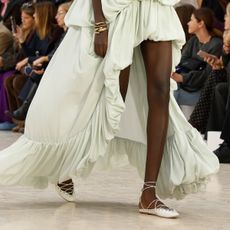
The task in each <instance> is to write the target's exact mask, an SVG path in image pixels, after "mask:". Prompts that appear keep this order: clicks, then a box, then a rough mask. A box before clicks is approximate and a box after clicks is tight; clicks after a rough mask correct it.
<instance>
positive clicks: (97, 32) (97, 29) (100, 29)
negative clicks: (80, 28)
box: [94, 26, 108, 34]
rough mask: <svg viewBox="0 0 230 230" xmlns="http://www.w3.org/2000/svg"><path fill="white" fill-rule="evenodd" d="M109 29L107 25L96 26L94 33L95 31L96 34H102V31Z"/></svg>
mask: <svg viewBox="0 0 230 230" xmlns="http://www.w3.org/2000/svg"><path fill="white" fill-rule="evenodd" d="M107 30H108V28H107V27H103V26H101V27H97V28H95V29H94V33H95V34H100V33H102V32H104V31H107Z"/></svg>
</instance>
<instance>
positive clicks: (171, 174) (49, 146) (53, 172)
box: [0, 118, 219, 199]
mask: <svg viewBox="0 0 230 230" xmlns="http://www.w3.org/2000/svg"><path fill="white" fill-rule="evenodd" d="M101 125H102V124H101ZM93 126H94V118H93V119H92V121H91V122H90V123H89V125H88V126H87V128H86V129H85V130H84V131H82V132H81V133H79V134H78V135H77V136H75V137H74V138H71V139H69V140H68V141H67V142H65V143H39V142H35V141H33V140H29V139H28V138H26V137H25V136H22V137H20V138H19V140H18V141H17V142H16V143H14V144H13V145H12V146H10V147H9V148H8V149H6V150H4V151H2V152H1V155H0V165H1V166H2V167H1V169H0V184H4V185H15V184H19V185H29V186H34V187H37V188H45V187H47V185H48V182H50V183H54V184H56V183H57V182H60V181H64V180H67V179H69V178H75V177H76V176H77V177H87V176H88V175H89V174H90V172H91V170H92V169H93V167H94V165H95V163H96V162H97V166H98V167H99V168H101V169H111V168H115V167H116V168H117V167H118V166H125V165H127V164H128V163H130V164H131V165H133V166H134V167H136V168H137V170H138V172H139V174H140V176H141V177H142V178H144V172H145V161H146V145H144V144H142V143H138V142H134V141H131V140H127V139H123V138H118V137H115V138H114V139H113V140H110V142H108V140H105V139H104V137H102V136H101V138H100V139H91V133H92V130H95V129H94V128H95V127H93ZM98 128H100V127H97V129H98ZM99 130H102V129H99ZM95 147H97V149H95ZM19 148H20V151H19ZM5 153H6V157H7V158H8V157H9V153H11V154H12V155H15V154H17V158H16V159H14V158H11V161H10V162H9V161H7V162H6V161H5V160H4V158H5ZM2 161H4V164H3V163H2ZM14 161H15V162H14ZM31 166H32V167H31ZM218 169H219V164H218V160H217V158H216V156H215V155H214V154H210V152H209V151H208V149H207V146H206V145H205V143H204V142H203V141H202V139H201V137H200V135H199V134H198V133H197V131H196V130H195V129H193V128H191V129H190V130H188V131H187V132H186V133H185V132H183V131H179V130H177V131H175V132H174V133H173V134H172V135H171V136H168V137H167V140H166V145H165V149H164V155H163V159H162V164H161V168H160V172H159V177H158V181H157V194H158V195H159V197H160V198H162V199H165V198H176V199H182V198H184V197H185V196H186V195H187V194H191V193H196V192H199V191H204V190H205V187H206V183H207V182H208V180H209V177H210V175H212V174H214V173H216V172H217V171H218Z"/></svg>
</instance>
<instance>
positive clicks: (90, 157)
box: [0, 0, 219, 199]
mask: <svg viewBox="0 0 230 230" xmlns="http://www.w3.org/2000/svg"><path fill="white" fill-rule="evenodd" d="M176 2H177V1H176V0H171V1H170V0H158V1H157V0H102V7H103V12H104V14H105V16H106V19H107V21H108V23H109V48H108V51H107V54H106V57H105V58H104V59H102V58H100V57H98V56H96V55H95V53H94V43H93V41H94V39H93V36H94V35H93V34H94V27H93V12H92V6H91V0H77V1H74V3H73V5H72V7H71V9H70V11H69V13H68V15H67V17H66V24H67V25H68V26H69V30H68V32H67V35H66V36H65V38H64V40H63V42H62V43H61V45H60V46H59V48H58V50H57V51H56V53H55V55H54V57H53V58H52V60H51V62H50V64H49V66H48V67H47V69H46V72H45V74H44V76H43V78H42V80H41V83H40V86H39V88H38V90H37V92H36V95H35V97H34V99H33V101H32V104H31V106H30V109H29V112H28V115H27V118H26V126H25V133H24V135H22V136H21V137H20V138H19V139H18V140H17V141H16V142H15V143H14V144H12V145H11V146H9V147H8V148H6V149H5V150H3V151H1V152H0V184H4V185H14V184H20V185H30V186H35V187H38V188H44V187H46V186H47V184H48V182H50V183H57V182H60V181H64V180H67V179H69V178H74V177H75V176H82V177H85V176H87V175H89V173H90V172H91V170H92V169H93V168H94V167H95V166H96V167H100V168H104V169H108V168H111V167H118V166H123V165H126V164H128V163H131V164H132V165H133V166H135V167H136V168H137V169H138V172H139V174H140V176H141V177H143V176H144V171H145V159H146V134H145V130H146V120H147V113H148V105H147V97H146V77H145V69H144V63H143V59H142V55H141V52H140V47H139V44H140V43H141V42H142V41H143V40H146V39H150V40H154V41H167V40H171V41H172V44H173V45H172V51H173V66H175V65H176V64H177V63H178V62H179V60H180V49H181V47H182V45H183V44H184V34H183V30H182V27H181V25H180V22H179V19H178V17H177V15H176V13H175V10H174V8H173V7H172V5H173V4H174V3H176ZM131 64H132V66H131V73H130V85H129V90H128V94H127V99H126V103H125V104H124V102H123V100H122V97H121V95H120V92H119V73H120V71H121V70H122V69H124V68H125V67H127V66H129V65H131ZM175 86H176V84H175V82H173V81H171V93H170V103H169V113H170V116H169V127H168V133H167V140H166V144H165V148H164V155H163V159H162V164H161V169H160V173H159V177H158V181H157V193H158V195H159V196H160V197H161V198H177V199H181V198H183V197H184V196H185V195H186V194H189V193H193V192H197V191H199V190H200V189H201V188H203V187H204V186H205V184H206V182H207V179H208V177H209V176H210V175H211V174H214V173H216V172H217V171H218V168H219V163H218V159H217V158H216V156H215V155H214V154H213V153H212V152H210V150H209V149H208V147H207V146H206V144H205V143H204V142H203V140H202V138H201V136H200V134H199V133H198V132H197V131H196V130H195V129H194V128H192V127H191V125H190V124H189V123H188V122H187V121H186V119H185V118H184V116H183V114H182V113H181V111H180V108H179V107H178V105H177V104H176V102H175V99H174V97H173V89H175Z"/></svg>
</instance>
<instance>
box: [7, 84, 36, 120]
mask: <svg viewBox="0 0 230 230" xmlns="http://www.w3.org/2000/svg"><path fill="white" fill-rule="evenodd" d="M37 88H38V85H37V84H36V83H33V85H32V87H31V89H30V91H29V93H28V95H27V97H26V99H25V100H24V102H23V104H22V105H21V106H20V107H19V108H18V109H17V110H15V111H13V112H12V113H11V112H9V111H7V112H6V114H7V115H9V116H10V117H11V118H14V119H16V120H19V121H24V120H25V119H26V114H27V111H28V109H29V106H30V103H31V101H32V99H33V97H34V94H35V93H36V90H37Z"/></svg>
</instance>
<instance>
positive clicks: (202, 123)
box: [189, 31, 230, 134]
mask: <svg viewBox="0 0 230 230" xmlns="http://www.w3.org/2000/svg"><path fill="white" fill-rule="evenodd" d="M223 37H224V45H223V54H222V57H221V59H224V60H225V65H223V66H225V68H223V69H219V68H221V67H222V63H221V65H219V66H218V67H217V68H214V69H213V70H212V72H211V74H210V75H209V77H208V79H207V81H206V82H205V86H204V88H203V89H202V91H201V95H200V98H199V101H198V102H197V104H196V106H195V109H194V111H193V112H192V114H191V116H190V120H189V122H190V123H191V124H192V125H193V126H194V127H195V128H196V129H197V130H198V131H200V132H201V133H202V134H205V133H206V131H207V122H208V118H209V115H210V109H211V103H212V100H213V95H214V91H215V87H216V85H217V84H218V87H216V91H217V92H216V95H217V93H218V91H219V88H220V87H221V84H219V83H220V82H226V81H227V78H226V66H227V62H228V55H229V54H230V44H229V41H230V39H229V33H228V34H227V31H225V33H224V36H223ZM216 58H217V57H216ZM217 111H218V112H219V113H220V115H219V116H218V117H219V118H220V119H216V121H215V123H214V125H215V127H219V128H214V127H213V125H212V129H215V130H220V129H221V128H222V126H221V125H219V123H220V122H221V123H222V121H223V114H224V113H222V111H221V110H220V111H219V110H217Z"/></svg>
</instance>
